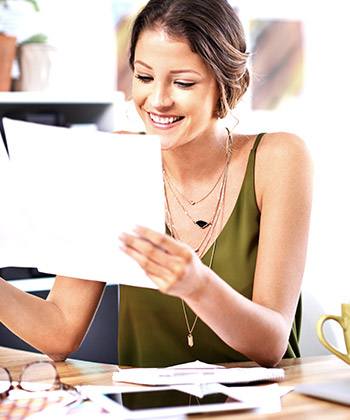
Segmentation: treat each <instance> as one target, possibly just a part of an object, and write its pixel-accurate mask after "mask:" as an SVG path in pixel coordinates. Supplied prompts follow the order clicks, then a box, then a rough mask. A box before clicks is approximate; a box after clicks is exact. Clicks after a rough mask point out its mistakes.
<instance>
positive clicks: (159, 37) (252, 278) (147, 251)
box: [0, 0, 311, 366]
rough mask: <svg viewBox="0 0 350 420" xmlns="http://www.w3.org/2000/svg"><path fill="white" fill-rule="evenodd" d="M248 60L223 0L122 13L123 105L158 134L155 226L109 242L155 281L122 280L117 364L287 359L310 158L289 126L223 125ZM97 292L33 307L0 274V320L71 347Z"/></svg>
mask: <svg viewBox="0 0 350 420" xmlns="http://www.w3.org/2000/svg"><path fill="white" fill-rule="evenodd" d="M247 57H248V54H247V52H246V46H245V41H244V37H243V31H242V27H241V24H240V22H239V20H238V18H237V16H236V14H235V12H234V10H233V9H232V8H231V6H230V5H229V4H228V2H227V1H226V0H151V1H149V3H148V4H147V5H146V6H145V8H144V9H143V10H142V11H141V12H140V14H139V15H138V17H137V18H136V20H135V23H134V27H133V31H132V37H131V47H130V65H131V68H132V70H133V72H134V79H133V100H134V102H135V105H136V108H137V110H138V112H139V114H140V116H141V118H142V119H143V121H144V123H145V127H146V131H147V133H149V134H157V135H160V136H161V147H162V156H163V168H164V186H165V198H166V200H165V202H166V206H165V207H166V216H167V229H168V231H167V235H164V234H161V233H157V232H154V231H151V230H150V229H147V228H146V227H137V228H136V229H135V232H132V233H124V234H123V235H121V237H120V240H121V243H122V245H121V247H122V249H123V251H124V252H126V253H127V254H128V255H130V257H131V258H133V259H134V260H136V261H137V262H138V263H139V264H140V265H141V267H143V269H144V270H145V271H146V273H147V274H148V276H149V277H150V278H151V279H152V280H153V281H154V282H155V283H156V285H157V286H158V288H159V289H160V291H157V290H150V289H142V288H135V287H130V286H121V288H120V316H119V325H120V328H119V356H120V363H121V364H128V365H135V366H166V365H170V364H175V363H181V362H187V361H190V360H195V359H200V360H203V361H206V362H228V361H235V360H247V359H250V360H254V361H256V362H258V363H259V364H261V365H265V366H274V365H276V364H277V363H278V362H279V361H280V360H281V358H282V357H297V356H299V349H298V334H299V329H300V316H301V313H300V305H298V302H299V295H300V287H301V280H302V275H303V270H304V264H305V253H306V246H307V234H308V226H309V215H310V207H311V181H310V179H311V164H310V158H309V156H308V153H307V151H306V149H305V146H304V144H303V142H302V141H301V140H300V139H298V138H297V137H296V136H294V135H292V134H287V133H272V134H265V135H262V134H260V135H239V134H236V133H235V132H234V131H233V129H232V128H231V127H225V126H224V125H223V124H222V122H221V119H222V118H223V117H225V116H226V115H227V113H228V112H229V110H230V109H232V108H234V107H235V105H236V104H237V102H238V100H239V99H240V97H241V96H242V95H243V94H244V92H245V91H246V89H247V86H248V84H249V73H248V70H247V69H246V61H247ZM140 204H141V205H142V203H140ZM103 287H104V286H103V284H101V283H98V282H91V281H84V280H77V279H70V278H66V277H65V278H64V277H57V279H56V282H55V285H54V287H53V289H52V290H51V292H50V294H49V296H48V299H47V301H46V302H45V301H40V300H38V299H36V298H34V297H32V296H28V295H26V294H24V293H22V292H20V291H17V290H15V289H13V288H12V287H11V286H10V285H8V284H6V283H5V282H2V283H1V292H0V296H1V301H0V318H1V320H2V322H3V323H4V324H5V325H7V326H8V327H9V328H10V329H12V330H13V331H14V332H15V333H16V334H18V335H20V336H21V337H22V338H23V339H25V340H27V341H28V342H30V343H31V344H32V345H34V346H35V347H37V348H38V349H40V350H41V351H43V352H46V353H48V354H49V355H50V356H51V357H52V358H54V359H56V360H61V359H64V358H65V357H66V356H67V354H69V353H70V352H71V351H74V350H75V349H76V348H77V347H78V346H79V343H80V342H81V340H82V339H83V337H84V334H85V332H86V330H87V328H88V326H89V324H90V322H91V320H92V318H93V315H94V312H95V310H96V307H97V305H98V303H99V300H100V297H101V294H102V291H103ZM5 300H6V310H5V307H4V301H5ZM19 309H20V310H19ZM23 319H26V323H25V324H24V323H23Z"/></svg>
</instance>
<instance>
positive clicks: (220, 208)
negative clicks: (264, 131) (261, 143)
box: [164, 129, 232, 347]
mask: <svg viewBox="0 0 350 420" xmlns="http://www.w3.org/2000/svg"><path fill="white" fill-rule="evenodd" d="M227 132H228V143H229V147H227V152H226V153H227V157H226V164H225V168H224V171H223V177H222V178H223V179H222V184H221V187H220V194H219V199H218V202H217V205H216V207H215V211H214V215H213V219H212V223H211V224H210V229H208V231H207V232H206V234H205V235H204V238H203V239H202V241H201V243H200V244H199V246H198V247H197V248H196V249H195V252H196V253H197V255H198V256H199V257H200V258H201V257H202V256H203V255H204V251H205V250H206V247H207V245H208V244H209V243H210V241H211V239H212V237H213V234H214V230H215V227H216V225H217V222H218V220H219V217H220V215H222V214H223V208H224V202H225V192H226V184H227V175H228V166H229V162H230V160H231V156H232V139H231V134H230V132H229V130H228V129H227ZM220 178H221V177H220ZM165 180H166V179H165ZM170 190H171V191H172V193H173V194H174V191H173V190H172V188H171V187H170ZM164 191H165V204H166V216H167V221H168V226H169V230H170V234H171V236H172V237H173V238H175V239H178V240H180V236H179V234H178V233H177V231H176V228H175V226H174V223H173V218H172V215H171V212H170V206H169V200H168V195H167V191H166V187H165V183H164ZM174 196H175V194H174ZM181 207H182V206H181ZM221 225H222V223H221ZM216 243H217V239H215V241H214V243H213V245H212V251H211V255H210V261H209V265H208V267H209V268H210V269H211V268H212V264H213V260H214V254H215V249H216ZM181 304H182V310H183V314H184V318H185V322H186V327H187V332H188V333H187V344H188V346H189V347H193V346H194V339H193V335H192V333H193V330H194V328H195V326H196V323H197V321H198V315H196V316H195V319H194V321H193V323H192V326H190V323H189V320H188V315H187V311H186V307H185V302H184V300H183V299H181Z"/></svg>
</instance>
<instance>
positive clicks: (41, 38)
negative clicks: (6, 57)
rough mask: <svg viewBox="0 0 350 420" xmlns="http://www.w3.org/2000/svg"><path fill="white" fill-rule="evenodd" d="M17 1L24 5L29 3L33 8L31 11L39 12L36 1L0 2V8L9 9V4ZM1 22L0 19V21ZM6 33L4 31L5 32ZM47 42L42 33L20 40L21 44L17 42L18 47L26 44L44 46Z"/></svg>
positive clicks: (5, 0) (8, 0)
mask: <svg viewBox="0 0 350 420" xmlns="http://www.w3.org/2000/svg"><path fill="white" fill-rule="evenodd" d="M17 1H21V2H25V3H29V4H31V5H32V6H33V9H34V11H35V12H39V11H40V8H39V4H38V2H37V0H12V1H10V0H0V8H1V6H2V7H3V8H5V9H10V7H11V3H13V2H17ZM0 20H1V19H0ZM0 33H1V28H0ZM5 33H6V31H5ZM46 42H47V36H46V35H45V34H42V33H37V34H34V35H31V36H30V37H29V38H27V39H25V40H22V41H21V42H18V45H19V46H22V45H26V44H34V43H35V44H45V43H46Z"/></svg>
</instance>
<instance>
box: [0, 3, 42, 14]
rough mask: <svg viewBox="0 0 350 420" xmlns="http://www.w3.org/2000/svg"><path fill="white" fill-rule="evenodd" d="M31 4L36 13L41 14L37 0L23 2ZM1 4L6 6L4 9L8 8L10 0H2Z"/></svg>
mask: <svg viewBox="0 0 350 420" xmlns="http://www.w3.org/2000/svg"><path fill="white" fill-rule="evenodd" d="M23 1H26V2H28V3H30V4H31V5H32V6H33V8H34V10H35V11H36V12H39V5H38V3H37V1H36V0H23ZM0 4H2V5H4V7H8V5H9V2H8V0H0Z"/></svg>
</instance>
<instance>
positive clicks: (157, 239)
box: [135, 226, 192, 261]
mask: <svg viewBox="0 0 350 420" xmlns="http://www.w3.org/2000/svg"><path fill="white" fill-rule="evenodd" d="M135 232H136V234H137V235H138V236H139V237H140V238H143V239H145V240H148V241H149V242H151V243H152V244H154V245H155V246H157V247H158V248H160V249H163V250H165V251H166V252H168V253H169V254H172V255H176V256H178V257H181V258H184V259H185V260H186V261H187V260H188V259H190V258H191V256H192V252H191V249H190V247H189V246H187V245H185V244H184V243H182V242H179V241H177V240H176V239H174V238H172V237H171V236H169V235H164V234H163V233H159V232H156V231H154V230H152V229H149V228H146V227H143V226H137V227H136V229H135Z"/></svg>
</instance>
